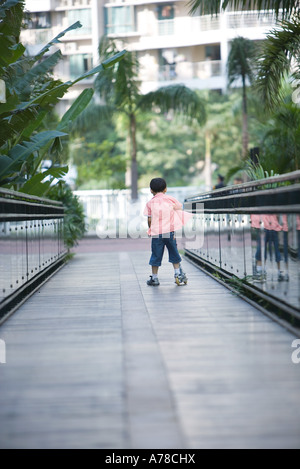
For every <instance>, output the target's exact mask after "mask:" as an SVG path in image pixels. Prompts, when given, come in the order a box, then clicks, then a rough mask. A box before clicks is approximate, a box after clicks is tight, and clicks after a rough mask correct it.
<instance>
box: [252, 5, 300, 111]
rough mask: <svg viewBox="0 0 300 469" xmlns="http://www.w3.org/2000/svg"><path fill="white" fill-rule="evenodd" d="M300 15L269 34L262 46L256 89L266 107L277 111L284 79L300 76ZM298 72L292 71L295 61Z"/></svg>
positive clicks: (282, 95) (293, 78) (284, 22)
mask: <svg viewBox="0 0 300 469" xmlns="http://www.w3.org/2000/svg"><path fill="white" fill-rule="evenodd" d="M299 49H300V14H299V13H298V15H297V16H295V17H294V18H292V19H291V20H289V21H283V22H282V23H281V29H274V30H273V31H271V33H270V34H269V35H268V36H267V40H266V41H265V42H264V43H263V46H262V49H261V54H260V56H261V59H260V61H259V68H258V77H257V82H256V91H257V93H258V94H259V97H260V100H261V102H262V104H263V105H264V107H265V108H266V109H268V110H271V111H274V110H276V107H277V106H279V105H280V103H281V102H282V100H283V99H284V94H285V89H284V86H283V84H284V82H285V81H286V78H287V77H288V76H289V75H290V74H291V79H292V80H296V79H298V80H299V78H300V60H299ZM293 61H294V62H295V63H294V65H293V66H294V72H293V73H291V64H292V63H293Z"/></svg>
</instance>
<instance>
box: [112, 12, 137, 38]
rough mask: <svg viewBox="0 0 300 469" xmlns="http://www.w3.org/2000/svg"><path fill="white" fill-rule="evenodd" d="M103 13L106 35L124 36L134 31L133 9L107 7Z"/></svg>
mask: <svg viewBox="0 0 300 469" xmlns="http://www.w3.org/2000/svg"><path fill="white" fill-rule="evenodd" d="M105 13H106V15H105V17H106V34H124V33H125V34H126V33H132V32H134V31H135V29H136V26H135V25H136V21H135V8H134V7H133V6H124V7H123V6H122V7H108V8H106V10H105Z"/></svg>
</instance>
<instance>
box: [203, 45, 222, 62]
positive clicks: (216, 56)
mask: <svg viewBox="0 0 300 469" xmlns="http://www.w3.org/2000/svg"><path fill="white" fill-rule="evenodd" d="M205 57H206V59H209V60H221V47H220V45H217V46H206V47H205Z"/></svg>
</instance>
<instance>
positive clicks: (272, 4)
mask: <svg viewBox="0 0 300 469" xmlns="http://www.w3.org/2000/svg"><path fill="white" fill-rule="evenodd" d="M189 7H190V12H191V13H193V14H194V13H199V14H200V15H218V14H219V13H220V11H221V10H226V8H227V7H231V8H232V9H234V10H238V11H241V10H250V9H253V10H259V11H262V10H274V12H275V15H276V16H277V17H279V16H281V15H283V17H284V18H288V17H290V16H291V14H292V13H294V12H295V11H297V10H299V2H298V0H251V1H249V0H190V1H189Z"/></svg>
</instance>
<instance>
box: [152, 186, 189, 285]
mask: <svg viewBox="0 0 300 469" xmlns="http://www.w3.org/2000/svg"><path fill="white" fill-rule="evenodd" d="M150 189H151V193H152V194H153V196H154V197H153V199H152V200H151V201H150V202H148V203H147V205H146V208H145V211H144V215H145V216H147V217H148V226H149V231H148V234H149V236H151V237H152V256H151V259H150V262H149V264H150V265H151V266H152V275H151V276H150V280H148V282H147V285H149V286H151V287H157V286H159V285H160V283H159V280H158V269H159V267H160V266H161V263H162V258H163V255H164V250H165V247H167V249H168V251H169V262H171V263H172V264H173V266H174V270H175V282H176V283H177V285H182V284H187V277H186V274H185V273H184V272H183V271H182V269H181V267H180V262H181V260H182V259H181V257H180V254H179V252H178V248H177V242H176V238H175V231H176V230H178V229H180V228H182V226H183V225H185V224H186V223H187V221H188V220H189V219H190V218H192V215H191V214H188V213H185V212H183V211H182V205H181V203H180V202H178V200H176V199H174V197H170V196H167V195H166V192H167V183H166V181H165V180H164V179H161V178H155V179H152V181H151V183H150Z"/></svg>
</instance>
